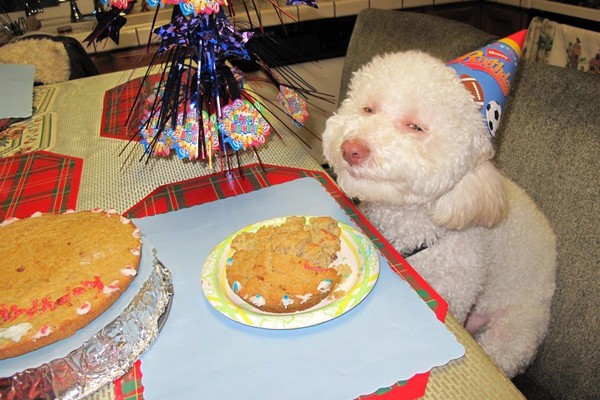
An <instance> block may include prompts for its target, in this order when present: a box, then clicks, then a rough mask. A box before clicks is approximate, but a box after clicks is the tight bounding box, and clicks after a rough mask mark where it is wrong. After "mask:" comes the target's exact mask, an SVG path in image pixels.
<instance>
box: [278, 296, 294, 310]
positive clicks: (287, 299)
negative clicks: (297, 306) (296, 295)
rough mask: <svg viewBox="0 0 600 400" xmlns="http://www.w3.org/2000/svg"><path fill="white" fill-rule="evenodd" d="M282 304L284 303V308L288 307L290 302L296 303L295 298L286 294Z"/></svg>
mask: <svg viewBox="0 0 600 400" xmlns="http://www.w3.org/2000/svg"><path fill="white" fill-rule="evenodd" d="M281 304H283V308H288V306H289V305H290V304H294V299H292V298H291V297H290V296H288V295H287V294H286V295H284V296H283V297H282V298H281Z"/></svg>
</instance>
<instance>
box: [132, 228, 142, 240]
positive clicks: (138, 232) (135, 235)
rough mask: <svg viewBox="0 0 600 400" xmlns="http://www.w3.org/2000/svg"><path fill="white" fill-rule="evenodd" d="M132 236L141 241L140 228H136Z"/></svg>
mask: <svg viewBox="0 0 600 400" xmlns="http://www.w3.org/2000/svg"><path fill="white" fill-rule="evenodd" d="M131 236H133V237H134V238H136V239H139V238H141V237H142V231H141V230H140V228H135V229H134V230H133V232H131Z"/></svg>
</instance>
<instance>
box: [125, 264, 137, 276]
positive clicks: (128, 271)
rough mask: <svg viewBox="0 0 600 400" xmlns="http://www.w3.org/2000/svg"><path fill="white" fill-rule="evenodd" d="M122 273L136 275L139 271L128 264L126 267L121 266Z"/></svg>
mask: <svg viewBox="0 0 600 400" xmlns="http://www.w3.org/2000/svg"><path fill="white" fill-rule="evenodd" d="M121 275H125V276H136V275H137V271H136V269H135V268H133V267H132V266H131V265H127V266H126V267H125V268H121Z"/></svg>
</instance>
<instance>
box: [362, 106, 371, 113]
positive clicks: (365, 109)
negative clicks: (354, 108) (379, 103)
mask: <svg viewBox="0 0 600 400" xmlns="http://www.w3.org/2000/svg"><path fill="white" fill-rule="evenodd" d="M363 111H364V112H365V113H366V114H373V109H372V108H371V107H363Z"/></svg>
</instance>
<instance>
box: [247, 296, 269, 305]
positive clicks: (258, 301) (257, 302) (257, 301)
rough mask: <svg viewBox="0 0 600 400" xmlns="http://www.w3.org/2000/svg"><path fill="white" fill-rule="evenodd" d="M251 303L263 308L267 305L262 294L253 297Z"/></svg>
mask: <svg viewBox="0 0 600 400" xmlns="http://www.w3.org/2000/svg"><path fill="white" fill-rule="evenodd" d="M250 303H252V304H254V305H255V306H256V307H262V306H264V305H265V304H267V301H266V300H265V298H264V297H262V296H261V295H260V294H257V295H256V296H252V297H251V298H250Z"/></svg>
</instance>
